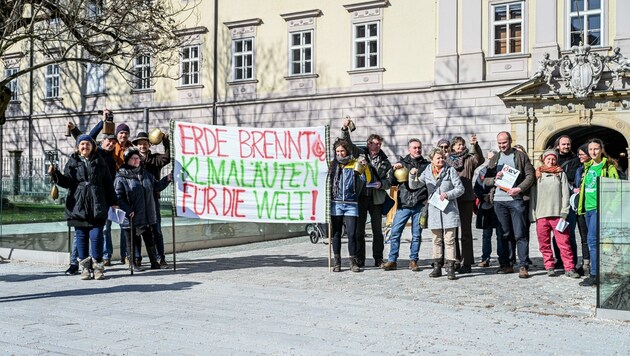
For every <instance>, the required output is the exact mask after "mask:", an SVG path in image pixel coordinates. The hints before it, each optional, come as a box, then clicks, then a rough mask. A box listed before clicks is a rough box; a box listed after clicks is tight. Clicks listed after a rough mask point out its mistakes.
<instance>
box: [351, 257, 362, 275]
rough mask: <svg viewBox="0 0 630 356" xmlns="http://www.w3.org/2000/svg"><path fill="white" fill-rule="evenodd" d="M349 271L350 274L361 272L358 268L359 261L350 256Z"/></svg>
mask: <svg viewBox="0 0 630 356" xmlns="http://www.w3.org/2000/svg"><path fill="white" fill-rule="evenodd" d="M350 270H351V271H352V272H363V270H362V269H361V267H359V261H357V258H356V257H354V256H350Z"/></svg>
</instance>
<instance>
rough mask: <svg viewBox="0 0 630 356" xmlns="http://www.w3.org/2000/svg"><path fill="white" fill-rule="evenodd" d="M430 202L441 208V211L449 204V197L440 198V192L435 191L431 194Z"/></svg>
mask: <svg viewBox="0 0 630 356" xmlns="http://www.w3.org/2000/svg"><path fill="white" fill-rule="evenodd" d="M429 204H431V205H433V206H434V207H436V208H438V209H440V210H441V211H444V209H446V206H447V205H448V199H444V200H442V199H440V194H439V193H438V192H435V193H433V195H431V198H430V199H429Z"/></svg>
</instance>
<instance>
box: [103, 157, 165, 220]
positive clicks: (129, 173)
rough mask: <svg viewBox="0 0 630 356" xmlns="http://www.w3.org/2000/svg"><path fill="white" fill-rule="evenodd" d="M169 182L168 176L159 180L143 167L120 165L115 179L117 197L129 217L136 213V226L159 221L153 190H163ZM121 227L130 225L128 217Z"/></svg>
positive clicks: (134, 217) (134, 218)
mask: <svg viewBox="0 0 630 356" xmlns="http://www.w3.org/2000/svg"><path fill="white" fill-rule="evenodd" d="M168 183H169V182H168V177H164V178H162V180H160V181H159V182H158V181H157V180H155V177H153V175H152V174H151V173H149V172H147V170H146V169H144V168H142V167H138V168H134V167H132V166H129V165H127V164H124V165H123V166H122V167H120V169H119V170H118V173H117V174H116V180H115V181H114V186H115V189H116V197H117V198H118V205H119V206H120V208H121V209H122V210H124V211H125V213H126V215H127V217H129V214H131V212H133V213H134V216H133V225H134V226H136V227H142V226H150V225H153V224H155V223H156V222H157V216H156V213H155V200H154V199H153V191H154V190H157V191H161V190H162V189H164V188H165V187H166V186H167V185H168ZM121 227H122V228H129V227H130V226H129V221H128V219H125V222H124V223H123V224H122V225H121Z"/></svg>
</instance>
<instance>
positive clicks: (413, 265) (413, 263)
mask: <svg viewBox="0 0 630 356" xmlns="http://www.w3.org/2000/svg"><path fill="white" fill-rule="evenodd" d="M409 269H410V270H412V271H414V272H420V266H418V262H416V261H413V260H411V261H409Z"/></svg>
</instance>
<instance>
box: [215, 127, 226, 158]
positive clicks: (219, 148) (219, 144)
mask: <svg viewBox="0 0 630 356" xmlns="http://www.w3.org/2000/svg"><path fill="white" fill-rule="evenodd" d="M221 132H227V130H226V129H219V128H217V129H216V130H215V133H216V136H215V139H216V141H217V156H219V157H228V156H229V155H227V154H223V153H221V144H222V143H227V141H226V140H221V139H220V138H219V133H221Z"/></svg>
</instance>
